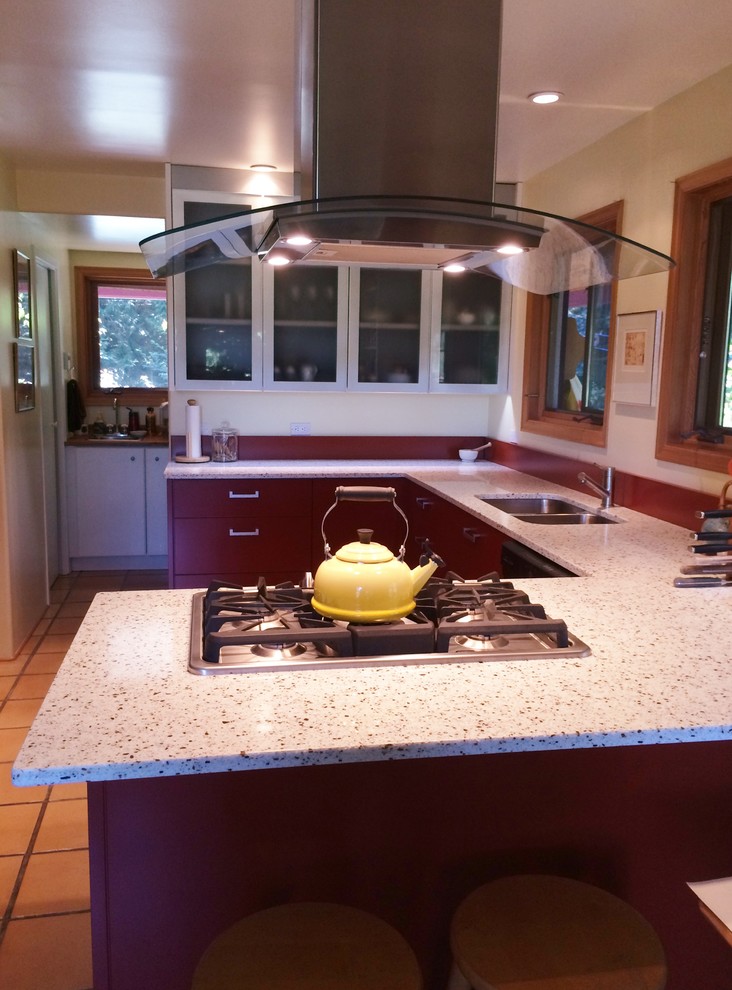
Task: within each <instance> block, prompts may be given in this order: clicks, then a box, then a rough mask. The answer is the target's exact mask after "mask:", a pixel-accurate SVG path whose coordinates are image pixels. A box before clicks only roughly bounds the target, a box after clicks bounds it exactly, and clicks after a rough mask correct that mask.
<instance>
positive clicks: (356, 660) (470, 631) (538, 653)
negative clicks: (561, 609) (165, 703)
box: [188, 573, 590, 674]
mask: <svg viewBox="0 0 732 990" xmlns="http://www.w3.org/2000/svg"><path fill="white" fill-rule="evenodd" d="M306 583H307V582H304V583H303V584H304V585H306ZM311 598H312V589H311V588H309V587H307V586H303V585H294V584H280V585H267V583H266V582H265V581H264V579H262V580H260V582H259V584H258V585H257V586H250V587H241V586H233V585H226V584H213V585H211V586H210V587H209V589H208V590H207V591H206V592H197V593H196V594H195V595H194V596H193V615H192V622H191V649H190V659H189V665H188V669H189V670H190V671H191V673H194V674H232V673H245V672H257V671H259V672H261V671H281V670H294V669H299V670H303V669H305V670H308V669H309V670H317V669H328V668H329V669H341V668H345V667H378V666H395V665H410V664H443V663H474V662H486V661H496V660H520V659H526V660H532V659H543V658H551V657H586V656H589V655H590V648H589V647H588V646H587V645H586V644H585V643H583V642H582V641H581V640H580V639H578V638H577V637H576V636H574V635H572V633H570V632H569V631H568V630H567V626H566V624H565V622H564V621H562V620H557V619H552V618H550V617H548V616H547V615H546V612H545V610H544V608H543V606H541V605H537V604H534V603H532V602H531V601H530V600H529V597H528V595H527V594H525V593H524V592H523V591H520V590H518V589H516V588H514V586H513V584H512V583H511V582H509V581H502V580H501V579H500V578H499V576H498V575H497V574H488V575H485V576H484V577H481V578H478V579H476V580H466V579H463V578H461V577H460V576H458V575H456V574H452V573H448V574H447V575H446V576H445V577H444V578H432V579H431V580H430V581H428V582H427V584H426V585H425V587H424V588H423V590H422V591H421V592H420V593H419V595H418V596H417V599H416V608H415V610H414V611H413V612H411V613H410V614H409V615H407V616H405V617H404V618H402V619H399V620H397V621H395V622H386V623H372V624H358V623H353V622H350V623H348V622H341V621H337V620H334V619H330V618H327V617H325V616H323V615H320V614H319V613H318V612H316V611H315V610H314V609H313V607H312V605H311Z"/></svg>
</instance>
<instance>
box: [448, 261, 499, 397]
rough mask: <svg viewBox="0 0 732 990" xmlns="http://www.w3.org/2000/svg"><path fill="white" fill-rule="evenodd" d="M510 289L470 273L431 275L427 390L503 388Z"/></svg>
mask: <svg viewBox="0 0 732 990" xmlns="http://www.w3.org/2000/svg"><path fill="white" fill-rule="evenodd" d="M510 321H511V287H510V286H509V285H507V283H505V282H501V281H499V280H498V279H494V278H491V277H490V276H488V275H479V274H476V273H474V272H460V273H455V274H447V273H445V274H443V273H441V272H435V273H434V275H433V305H432V351H431V366H430V390H431V391H433V392H501V391H505V390H506V387H507V376H508V334H509V329H510Z"/></svg>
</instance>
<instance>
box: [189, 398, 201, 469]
mask: <svg viewBox="0 0 732 990" xmlns="http://www.w3.org/2000/svg"><path fill="white" fill-rule="evenodd" d="M186 456H187V457H200V456H201V407H200V406H199V405H198V404H197V403H196V400H195V399H189V400H188V405H187V406H186Z"/></svg>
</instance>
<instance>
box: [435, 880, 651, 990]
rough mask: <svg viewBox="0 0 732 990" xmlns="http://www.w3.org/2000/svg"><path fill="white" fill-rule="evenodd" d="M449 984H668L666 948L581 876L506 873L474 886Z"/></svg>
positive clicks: (572, 989)
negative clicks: (481, 885)
mask: <svg viewBox="0 0 732 990" xmlns="http://www.w3.org/2000/svg"><path fill="white" fill-rule="evenodd" d="M450 944H451V948H452V958H453V970H452V975H451V978H450V985H449V990H469V988H473V990H662V988H663V987H664V986H665V984H666V961H665V956H664V951H663V947H662V946H661V943H660V941H659V939H658V936H657V935H656V933H655V931H654V930H653V928H652V927H651V926H650V925H649V924H648V922H647V921H646V920H645V918H643V917H642V916H641V915H640V914H638V912H637V911H636V910H635V909H634V908H632V907H631V906H630V905H629V904H626V903H625V901H622V900H620V899H619V898H618V897H615V896H613V895H612V894H609V893H607V892H606V891H604V890H600V889H599V888H598V887H593V886H591V885H589V884H586V883H580V882H579V881H577V880H568V879H565V878H564V877H553V876H514V877H503V878H501V879H499V880H495V881H493V882H492V883H488V884H486V885H485V886H483V887H479V888H478V889H477V890H474V891H473V892H472V894H469V895H468V897H466V898H465V900H464V901H463V902H462V904H460V906H459V907H458V909H457V911H456V912H455V914H454V916H453V919H452V925H451V929H450Z"/></svg>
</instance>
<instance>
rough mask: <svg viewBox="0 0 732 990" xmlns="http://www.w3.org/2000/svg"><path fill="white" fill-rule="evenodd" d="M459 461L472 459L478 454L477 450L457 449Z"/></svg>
mask: <svg viewBox="0 0 732 990" xmlns="http://www.w3.org/2000/svg"><path fill="white" fill-rule="evenodd" d="M458 454H460V460H461V461H474V460H475V459H476V458H477V456H478V451H477V450H459V451H458Z"/></svg>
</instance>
